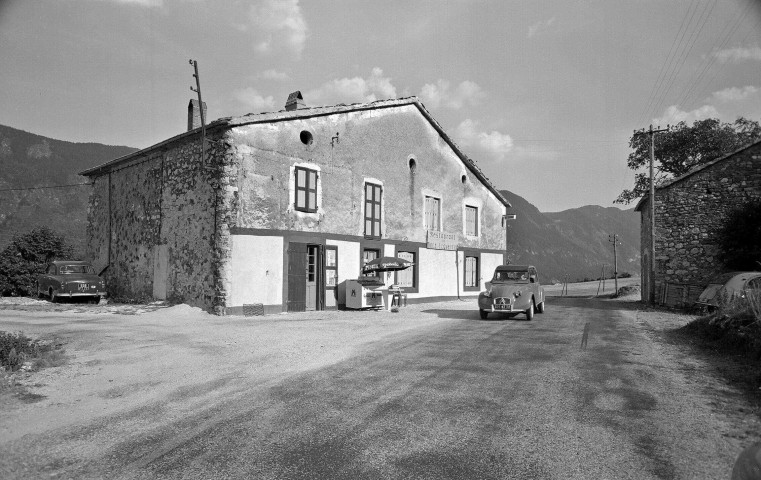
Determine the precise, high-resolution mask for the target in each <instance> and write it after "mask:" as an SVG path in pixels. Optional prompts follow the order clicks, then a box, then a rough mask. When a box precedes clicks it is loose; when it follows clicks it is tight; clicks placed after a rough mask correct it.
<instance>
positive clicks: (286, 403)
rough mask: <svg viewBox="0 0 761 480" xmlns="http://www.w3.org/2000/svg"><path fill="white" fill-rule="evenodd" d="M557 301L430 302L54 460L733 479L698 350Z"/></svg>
mask: <svg viewBox="0 0 761 480" xmlns="http://www.w3.org/2000/svg"><path fill="white" fill-rule="evenodd" d="M550 300H551V301H548V309H547V313H545V314H543V315H539V314H538V315H536V317H535V319H534V321H532V322H527V321H525V320H524V317H523V316H521V317H517V318H513V319H497V318H493V319H492V318H490V319H488V320H485V321H484V320H480V319H478V313H477V311H476V310H475V309H473V308H468V307H472V306H471V305H467V306H459V305H452V303H447V304H439V306H441V305H443V307H444V308H425V307H423V308H421V310H420V315H425V316H431V315H434V316H437V317H438V318H440V319H442V320H445V321H438V322H432V323H431V324H430V325H428V326H427V328H425V329H413V330H407V331H401V332H399V333H398V334H395V335H393V336H390V337H386V338H384V339H382V340H379V341H376V342H373V343H370V344H366V345H364V346H362V347H361V348H360V349H358V350H356V351H355V352H354V354H352V355H351V356H350V357H349V358H347V359H345V360H343V361H340V362H338V363H335V364H333V365H330V366H327V367H323V368H318V369H315V370H311V371H308V372H305V373H300V374H298V375H295V376H287V377H284V378H283V379H274V380H273V379H271V378H270V379H268V380H267V381H262V380H261V379H256V378H253V377H245V376H243V377H238V378H236V379H235V380H234V382H235V388H234V389H232V390H230V391H229V392H228V396H227V398H226V399H224V400H223V401H219V402H215V403H213V404H209V405H208V408H195V409H189V410H187V411H177V409H172V408H170V406H169V405H168V404H156V405H153V406H151V407H146V408H145V409H143V410H137V411H131V412H129V413H125V414H123V416H122V417H121V418H115V419H111V420H110V422H111V423H113V424H118V423H119V422H120V421H124V420H125V418H124V417H125V416H128V417H129V418H130V419H131V421H140V418H141V417H142V418H145V419H150V418H158V417H162V416H163V417H164V421H163V422H162V423H161V424H160V425H159V426H157V427H156V428H154V429H149V432H150V433H149V434H147V435H145V434H141V435H140V436H139V437H138V436H132V437H130V436H129V435H126V436H125V437H124V438H122V439H121V440H120V441H118V442H116V443H115V444H114V445H113V446H112V447H110V448H109V449H108V452H107V453H106V454H105V455H98V456H97V457H94V458H90V459H87V460H84V461H82V460H77V461H76V462H72V464H70V465H66V458H67V457H66V453H65V452H66V449H65V448H63V449H60V450H58V451H57V453H58V456H57V457H55V458H57V459H58V460H56V462H58V464H57V467H58V469H59V470H58V471H60V472H65V473H67V476H70V477H72V478H100V477H103V478H105V477H114V478H116V477H119V478H146V479H147V478H183V479H191V478H199V479H200V478H262V479H276V478H277V479H281V478H282V479H287V478H310V479H318V478H324V479H360V478H362V479H373V478H389V479H397V478H405V479H464V478H473V479H476V478H478V479H489V478H508V479H510V478H515V479H549V478H558V479H560V478H562V479H567V478H579V479H582V478H589V479H592V478H594V479H602V478H611V479H614V478H636V479H648V478H664V479H671V478H685V479H688V478H689V479H696V478H698V479H699V478H728V477H729V471H730V469H731V466H732V461H733V456H732V455H733V452H732V450H731V449H730V448H729V447H728V446H727V445H726V444H724V443H721V438H722V437H721V435H720V430H721V428H722V425H721V423H720V421H719V420H716V419H715V418H714V416H713V413H712V411H711V409H710V407H709V406H707V405H706V404H705V403H706V402H705V398H704V397H703V393H701V387H700V385H699V384H697V383H695V382H694V380H691V378H692V377H691V375H689V374H688V373H689V372H686V371H685V369H687V370H689V368H688V366H686V365H687V364H688V363H689V361H688V360H684V359H682V360H680V359H679V358H676V357H675V356H674V354H673V353H670V352H669V351H668V350H667V349H668V346H667V345H664V344H662V343H660V342H658V341H654V337H653V335H652V331H651V330H650V329H648V328H647V325H646V324H643V322H642V321H640V320H638V318H637V312H636V311H635V310H633V309H629V308H628V307H626V306H625V305H624V304H617V303H614V302H606V301H604V300H593V299H573V298H565V299H560V298H552V299H550ZM379 315H382V314H379ZM584 340H585V342H584ZM584 343H586V345H584ZM685 362H686V363H685ZM199 368H202V366H199ZM230 381H231V380H230V379H229V378H226V379H221V380H220V382H218V383H217V385H220V386H221V385H226V384H228V383H229V382H230ZM204 388H208V389H212V388H214V384H213V383H212V384H211V385H206V386H205V387H204ZM204 388H201V387H200V386H199V391H198V392H195V391H192V390H191V391H184V392H182V393H181V394H182V395H184V396H193V395H195V394H198V395H201V390H204ZM106 428H108V425H104V424H103V423H97V422H96V423H94V424H92V425H87V426H83V427H81V428H71V429H67V430H65V431H64V432H63V436H62V437H61V438H60V443H61V445H69V447H67V448H70V449H71V448H74V449H75V448H76V445H77V442H88V441H90V442H91V441H97V437H98V435H99V434H102V431H103V430H104V429H106ZM112 428H116V427H112ZM25 438H26V437H25ZM30 438H31V439H32V440H33V439H34V437H30ZM47 442H48V443H50V440H49V438H48V440H47ZM72 445H73V447H72ZM48 448H50V449H53V450H54V453H56V449H55V447H53V446H50V447H48Z"/></svg>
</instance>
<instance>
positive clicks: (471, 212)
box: [465, 205, 478, 237]
mask: <svg viewBox="0 0 761 480" xmlns="http://www.w3.org/2000/svg"><path fill="white" fill-rule="evenodd" d="M465 235H470V236H471V237H475V236H477V235H478V208H477V207H471V206H467V205H466V206H465Z"/></svg>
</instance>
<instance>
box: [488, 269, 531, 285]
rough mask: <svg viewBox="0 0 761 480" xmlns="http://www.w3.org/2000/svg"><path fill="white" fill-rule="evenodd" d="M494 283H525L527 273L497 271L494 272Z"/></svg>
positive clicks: (524, 271)
mask: <svg viewBox="0 0 761 480" xmlns="http://www.w3.org/2000/svg"><path fill="white" fill-rule="evenodd" d="M492 281H494V282H527V281H528V272H527V271H526V270H521V271H509V270H497V271H496V272H494V279H493V280H492Z"/></svg>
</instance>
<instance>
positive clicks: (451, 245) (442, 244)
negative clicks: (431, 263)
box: [426, 230, 457, 250]
mask: <svg viewBox="0 0 761 480" xmlns="http://www.w3.org/2000/svg"><path fill="white" fill-rule="evenodd" d="M426 246H427V247H428V248H432V249H434V250H457V235H456V234H454V233H444V232H435V231H433V230H428V242H427V245H426Z"/></svg>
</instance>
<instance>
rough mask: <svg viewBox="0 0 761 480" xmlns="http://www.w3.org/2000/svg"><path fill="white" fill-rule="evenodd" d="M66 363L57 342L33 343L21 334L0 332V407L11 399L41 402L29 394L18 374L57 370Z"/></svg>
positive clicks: (36, 341)
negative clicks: (45, 369) (56, 368)
mask: <svg viewBox="0 0 761 480" xmlns="http://www.w3.org/2000/svg"><path fill="white" fill-rule="evenodd" d="M66 361H67V358H66V354H65V351H64V349H63V346H62V344H59V343H57V342H56V341H43V340H34V339H32V338H30V337H27V336H26V335H24V334H23V333H22V332H18V333H9V332H5V331H0V408H1V407H3V406H7V403H8V402H9V401H10V399H11V397H15V398H16V399H18V400H21V401H22V402H26V403H30V402H36V401H39V400H42V398H44V397H43V396H42V395H37V394H34V393H30V392H29V391H28V390H27V388H26V386H25V385H23V384H22V383H21V382H20V381H19V380H20V374H21V373H25V372H29V371H36V370H40V369H43V368H49V367H57V366H60V365H63V364H65V363H66Z"/></svg>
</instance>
